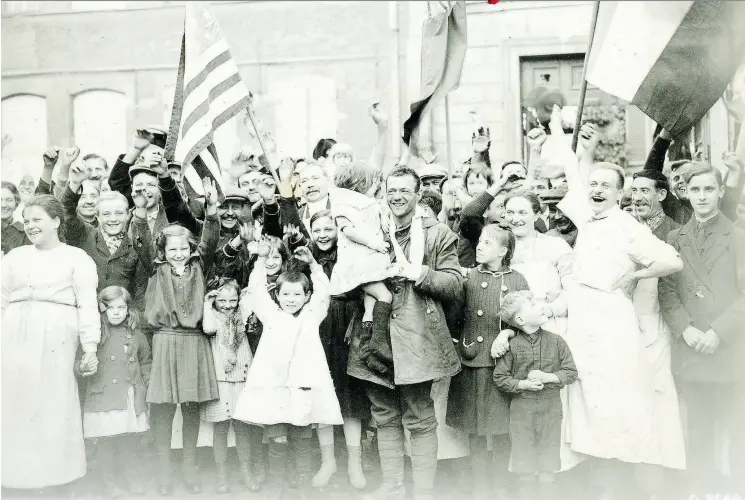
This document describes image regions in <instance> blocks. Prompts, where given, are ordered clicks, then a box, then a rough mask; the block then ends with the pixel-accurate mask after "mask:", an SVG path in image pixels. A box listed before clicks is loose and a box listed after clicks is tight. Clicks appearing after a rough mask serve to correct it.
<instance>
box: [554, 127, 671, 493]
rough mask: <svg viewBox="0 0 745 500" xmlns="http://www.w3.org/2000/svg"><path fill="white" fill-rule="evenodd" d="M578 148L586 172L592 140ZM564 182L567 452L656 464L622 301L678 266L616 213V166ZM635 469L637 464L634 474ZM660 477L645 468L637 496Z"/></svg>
mask: <svg viewBox="0 0 745 500" xmlns="http://www.w3.org/2000/svg"><path fill="white" fill-rule="evenodd" d="M580 140H581V142H582V150H581V151H582V153H581V155H582V156H581V160H580V161H581V164H582V165H586V164H588V163H589V164H591V163H592V159H593V157H594V152H595V149H596V148H597V142H598V140H599V134H598V133H597V132H596V131H593V130H587V131H586V132H585V133H584V134H580ZM566 175H567V181H568V185H569V191H568V193H567V196H566V197H565V198H564V199H563V200H562V201H561V202H560V203H559V205H558V207H559V209H561V211H562V212H564V213H565V214H566V215H567V216H568V217H569V218H570V219H572V221H573V222H574V224H575V225H576V226H577V228H578V230H579V234H578V237H577V242H576V244H575V246H574V270H573V274H572V284H571V286H570V287H569V288H568V296H567V299H568V300H567V303H568V310H569V312H568V326H567V339H571V340H570V341H569V343H570V347H571V349H572V353H573V355H574V359H575V362H576V365H577V369H578V370H579V373H580V380H579V381H578V382H577V383H576V384H573V385H571V386H570V387H569V390H568V396H569V398H568V401H569V407H570V408H571V409H572V411H571V412H570V415H569V416H568V419H567V420H568V422H567V423H568V425H569V429H570V435H571V448H572V450H573V451H576V452H578V453H584V454H585V455H589V456H592V457H596V458H597V459H616V460H620V461H623V462H629V463H633V464H651V465H657V466H660V465H662V463H663V456H664V455H663V450H662V447H661V445H660V439H659V438H658V436H657V435H656V433H655V429H656V427H655V414H654V411H653V409H654V399H653V395H652V394H651V391H649V390H648V386H649V384H650V377H651V374H650V373H649V372H650V370H648V368H647V364H646V362H645V361H644V358H643V357H642V356H643V349H644V342H643V341H642V336H641V333H640V330H639V323H638V318H637V314H636V311H635V309H634V304H633V302H632V300H631V296H632V294H633V289H634V287H635V283H636V281H638V280H640V279H645V278H656V277H660V276H665V275H667V274H670V273H673V272H676V271H679V270H680V269H681V268H682V267H683V263H682V261H681V260H680V257H679V256H678V255H677V252H676V251H675V249H673V248H672V247H671V246H669V245H667V244H665V243H664V242H662V241H660V240H659V239H657V238H656V237H655V236H654V235H653V234H652V232H651V231H650V229H649V228H648V227H645V226H644V225H642V224H639V222H638V221H637V220H635V219H634V218H633V217H632V216H631V215H630V214H628V213H626V212H624V211H623V210H621V209H620V208H619V206H618V200H619V198H620V196H621V194H622V192H623V185H624V171H623V169H622V168H621V167H619V166H617V165H614V164H612V163H597V164H595V165H594V166H592V167H591V170H589V177H588V179H587V181H585V180H583V179H582V178H581V177H580V175H581V174H580V170H579V168H578V166H577V165H576V164H569V165H567V167H566ZM603 465H604V466H605V467H608V464H607V463H604V464H603ZM644 469H646V467H643V466H642V465H637V468H636V470H637V471H638V472H639V473H641V471H642V470H644ZM601 470H602V469H601ZM604 472H606V474H604V475H603V477H598V478H596V479H597V480H598V483H599V484H601V485H603V487H605V488H609V489H612V488H613V483H612V481H613V478H614V477H617V474H615V473H614V472H611V471H607V470H606V471H604ZM644 473H645V474H646V473H647V472H646V471H645V472H644ZM661 473H662V468H661V467H655V468H654V472H653V474H655V478H656V481H655V484H651V485H647V484H645V487H644V489H645V491H644V495H645V496H647V497H652V496H653V495H654V494H659V493H660V491H659V490H660V489H661V488H663V485H661V484H660V480H661ZM620 486H621V485H617V487H620ZM614 493H616V494H618V493H619V492H618V491H615V492H614Z"/></svg>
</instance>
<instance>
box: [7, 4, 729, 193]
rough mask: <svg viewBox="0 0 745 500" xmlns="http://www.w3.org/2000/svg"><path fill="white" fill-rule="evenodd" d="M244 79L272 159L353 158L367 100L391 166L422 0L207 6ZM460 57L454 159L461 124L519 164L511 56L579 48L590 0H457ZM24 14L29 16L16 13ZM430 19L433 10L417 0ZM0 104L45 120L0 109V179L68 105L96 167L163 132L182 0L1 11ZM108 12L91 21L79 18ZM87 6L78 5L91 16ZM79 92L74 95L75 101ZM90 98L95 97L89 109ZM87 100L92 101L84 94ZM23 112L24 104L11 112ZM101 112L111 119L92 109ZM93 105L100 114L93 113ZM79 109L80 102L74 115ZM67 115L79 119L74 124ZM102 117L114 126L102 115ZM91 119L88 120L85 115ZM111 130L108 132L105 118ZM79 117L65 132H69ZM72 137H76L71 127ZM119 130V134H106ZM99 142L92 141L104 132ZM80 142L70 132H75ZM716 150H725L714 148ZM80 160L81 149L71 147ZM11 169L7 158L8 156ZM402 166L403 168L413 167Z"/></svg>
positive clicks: (55, 133) (33, 158) (714, 134)
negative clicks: (485, 132)
mask: <svg viewBox="0 0 745 500" xmlns="http://www.w3.org/2000/svg"><path fill="white" fill-rule="evenodd" d="M212 4H213V10H214V12H215V15H216V17H217V18H218V20H219V22H220V24H221V26H222V29H223V31H224V33H225V36H226V38H227V40H228V43H229V44H230V45H231V47H232V53H233V57H234V58H235V60H236V62H237V63H238V66H239V68H240V70H241V73H242V75H243V77H244V80H245V82H246V84H247V86H248V87H249V89H251V90H252V91H253V92H254V93H255V94H256V95H257V99H256V113H257V115H258V116H259V118H260V120H261V122H262V124H263V126H264V128H265V129H266V130H269V131H272V132H274V134H275V137H277V139H278V142H279V143H280V144H279V145H280V149H281V150H283V151H285V152H287V153H288V154H291V155H293V156H301V155H307V154H309V152H310V148H311V147H312V144H313V143H315V141H316V140H317V139H318V138H320V137H322V136H333V137H336V138H338V139H340V140H342V141H344V142H348V143H350V144H351V145H352V147H353V149H354V151H356V152H357V154H358V156H359V157H361V158H366V157H367V155H368V154H369V152H370V150H371V149H372V146H373V142H374V140H375V129H374V126H373V124H372V121H371V120H370V119H369V117H368V114H367V108H368V106H369V105H370V103H371V102H372V101H375V100H379V101H381V102H382V104H383V107H384V108H385V109H386V110H387V111H388V113H389V115H390V124H391V129H390V135H389V141H388V161H389V163H392V162H394V161H395V159H396V158H398V157H399V155H400V152H401V142H400V140H399V137H400V134H401V129H400V125H401V124H402V123H403V121H404V120H405V118H406V117H407V116H408V106H409V103H411V102H413V101H414V100H415V99H416V98H417V97H418V96H419V90H420V74H419V73H420V68H421V29H422V22H423V21H424V19H425V18H426V16H427V2H424V1H416V2H413V1H409V2H390V1H389V2H372V1H356V2H329V1H313V2H303V1H291V2H273V1H253V2H241V1H232V2H219V1H217V2H212ZM466 4H467V13H468V50H467V53H466V61H465V65H464V69H463V75H462V78H461V86H460V88H459V89H457V90H456V91H455V92H453V93H452V94H451V95H450V97H449V101H450V105H449V110H450V139H451V145H452V157H453V160H454V161H463V160H464V159H466V158H468V157H469V156H470V154H471V146H470V138H471V133H472V131H473V126H474V124H475V123H474V122H475V121H477V122H479V123H483V124H485V125H487V126H489V127H490V130H491V138H492V146H491V156H492V159H493V161H494V162H495V163H498V162H500V161H506V160H510V159H519V158H520V156H521V151H522V137H521V123H520V116H521V113H520V58H521V57H524V56H537V55H556V54H576V53H583V52H584V51H585V49H586V46H587V40H588V37H589V33H588V30H589V26H590V17H591V13H592V2H590V1H561V0H560V1H527V0H512V1H503V2H500V3H498V4H496V5H489V4H488V3H487V2H486V0H483V1H482V0H475V1H468V2H466ZM28 6H33V8H37V9H39V10H40V11H41V12H42V13H39V14H35V15H10V16H8V15H7V14H18V13H23V10H24V9H25V8H28ZM430 6H431V8H432V9H433V10H434V9H439V8H440V7H439V2H430ZM2 8H3V13H4V14H6V15H5V16H4V17H3V18H2V98H3V99H6V98H8V97H11V96H14V95H18V94H33V95H37V96H41V97H44V98H45V99H46V101H45V106H39V105H38V102H37V103H36V104H34V106H32V107H28V106H27V105H26V104H23V106H27V108H26V109H46V115H45V116H43V117H38V119H37V117H35V116H25V115H24V114H19V113H17V112H16V111H15V110H17V109H21V108H22V107H23V106H20V105H19V104H18V103H17V102H16V103H13V105H12V106H11V105H10V104H11V103H10V102H9V101H5V100H4V101H3V109H8V110H14V112H13V114H12V116H9V115H11V113H6V112H4V113H3V120H2V122H3V128H4V130H3V132H4V133H9V134H11V136H12V135H13V130H12V128H13V127H14V126H15V127H16V128H18V129H19V130H21V129H22V130H29V129H34V130H38V133H39V135H40V136H42V135H44V132H46V136H44V137H38V138H36V139H35V140H24V139H23V138H17V140H15V141H14V142H13V143H12V144H11V145H10V146H8V147H7V148H6V149H5V150H4V151H3V178H6V179H9V180H17V178H18V177H19V176H20V174H21V171H23V170H29V171H32V172H34V173H35V172H36V171H37V169H38V166H39V165H40V159H39V155H40V151H39V144H58V145H61V146H66V145H71V144H73V143H74V141H75V136H76V123H75V119H74V117H75V107H76V105H77V104H78V103H81V102H83V101H85V100H86V99H83V100H82V101H76V97H77V96H79V95H83V94H84V93H85V92H87V91H91V90H98V91H101V90H104V91H106V90H108V91H113V92H116V93H118V94H119V96H123V99H121V98H119V97H117V96H112V95H106V94H105V93H102V94H100V95H98V96H97V97H100V98H101V99H102V101H101V102H106V103H117V102H119V103H121V102H123V103H124V105H123V106H118V105H116V106H114V105H111V106H106V107H105V108H106V109H103V110H102V116H101V117H100V120H108V122H110V123H107V128H106V130H111V131H112V132H111V134H112V135H114V134H115V135H117V137H112V138H111V139H110V140H107V141H106V144H105V146H102V147H105V149H106V151H104V154H106V155H107V158H109V160H113V156H115V154H116V151H121V150H122V149H123V148H125V147H126V145H127V143H128V142H129V137H130V136H131V134H132V133H133V132H134V130H135V129H136V128H137V127H140V126H144V125H148V124H156V123H159V124H164V125H166V124H167V121H168V117H169V109H170V105H171V100H172V94H173V85H174V83H175V77H176V69H177V63H178V56H179V48H180V38H181V33H182V23H183V2H126V1H116V2H113V1H109V2H69V1H68V2H5V1H4V2H3V3H2ZM104 8H105V9H110V10H95V9H104ZM92 9H93V10H92ZM89 97H90V96H89ZM104 98H106V99H104ZM87 101H88V102H91V101H93V100H92V99H88V100H87ZM25 102H26V101H24V103H25ZM112 106H113V108H114V109H120V112H119V113H112V112H108V113H107V111H108V110H109V109H111V107H112ZM103 107H104V106H102V108H103ZM88 109H90V106H89V107H88ZM78 114H80V113H78ZM112 114H116V115H117V116H111V115H112ZM94 118H98V117H94ZM425 120H426V123H425V125H424V128H425V134H426V133H429V134H430V135H431V138H432V142H433V146H434V149H435V152H437V153H439V159H438V162H441V163H443V164H446V163H447V128H446V123H445V122H446V121H445V106H444V104H441V105H439V106H438V107H437V108H436V109H435V110H434V111H433V113H432V114H431V116H429V117H426V118H425ZM120 122H123V123H120ZM92 124H95V119H93V118H92V119H89V120H87V123H84V124H81V123H78V124H77V130H78V132H77V135H78V137H80V135H81V130H83V131H84V132H86V131H87V130H91V127H94V125H92ZM232 126H233V127H234V128H233V129H231V130H226V131H224V132H223V133H222V134H221V136H220V137H219V138H218V139H216V141H218V149H219V151H220V152H221V156H222V157H223V159H224V158H229V157H230V156H231V155H232V153H233V152H235V151H236V150H237V149H238V148H239V147H240V145H241V144H244V143H246V142H247V141H248V140H249V135H248V129H247V127H246V126H245V125H244V124H243V123H242V120H236V123H234V124H232ZM85 127H88V128H85ZM706 129H707V131H708V133H706V134H703V136H707V137H709V138H710V144H707V147H708V149H709V152H710V157H711V158H714V159H715V160H716V159H718V158H719V157H720V156H721V151H722V150H724V149H725V148H726V146H731V145H730V144H728V141H726V140H723V139H722V138H724V137H729V138H731V137H732V131H731V128H730V127H729V124H728V123H727V119H726V114H725V113H724V112H723V108H722V107H721V105H719V104H718V105H717V107H715V109H714V110H713V111H712V113H710V117H709V118H708V121H706ZM115 131H125V133H124V137H118V136H119V135H120V132H115ZM627 132H628V133H627V137H628V136H629V134H630V133H632V132H633V133H634V134H636V136H635V137H633V139H634V141H633V144H632V147H633V148H635V150H638V151H642V152H643V151H646V150H648V147H649V146H650V144H649V142H650V136H651V129H650V123H649V122H648V121H647V122H644V121H642V122H636V123H635V124H633V126H632V127H631V130H630V131H627ZM107 134H108V132H107ZM83 135H85V134H83ZM730 142H731V141H730ZM84 152H86V151H84ZM11 160H14V161H11ZM415 164H416V163H415Z"/></svg>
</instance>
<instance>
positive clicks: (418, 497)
mask: <svg viewBox="0 0 745 500" xmlns="http://www.w3.org/2000/svg"><path fill="white" fill-rule="evenodd" d="M411 470H412V473H413V474H412V475H413V478H414V500H433V499H434V489H435V476H436V474H437V430H436V429H432V430H429V431H425V432H419V431H415V432H412V433H411Z"/></svg>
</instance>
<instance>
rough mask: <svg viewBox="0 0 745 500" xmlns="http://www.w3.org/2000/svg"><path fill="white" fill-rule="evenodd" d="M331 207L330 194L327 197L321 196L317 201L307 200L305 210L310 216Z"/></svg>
mask: <svg viewBox="0 0 745 500" xmlns="http://www.w3.org/2000/svg"><path fill="white" fill-rule="evenodd" d="M330 208H331V200H330V199H329V197H328V195H326V197H325V198H321V199H320V200H318V201H316V202H310V201H306V202H305V212H306V214H308V217H311V216H312V215H313V214H315V213H316V212H320V211H321V210H329V209H330Z"/></svg>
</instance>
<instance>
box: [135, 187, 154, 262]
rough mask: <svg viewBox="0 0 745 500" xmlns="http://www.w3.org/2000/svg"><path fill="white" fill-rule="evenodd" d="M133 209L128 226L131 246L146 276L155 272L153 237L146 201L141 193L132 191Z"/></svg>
mask: <svg viewBox="0 0 745 500" xmlns="http://www.w3.org/2000/svg"><path fill="white" fill-rule="evenodd" d="M134 195H135V196H134V203H135V210H134V213H133V215H132V222H131V226H130V232H131V234H130V239H131V240H132V247H133V248H134V250H135V253H137V257H139V259H140V264H141V265H142V267H143V269H145V272H146V274H147V276H152V275H153V274H155V263H154V262H153V261H154V260H155V250H154V248H153V237H152V235H151V234H150V227H149V226H148V224H147V208H145V207H146V206H147V201H146V200H145V197H144V196H143V195H142V194H141V193H134Z"/></svg>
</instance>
